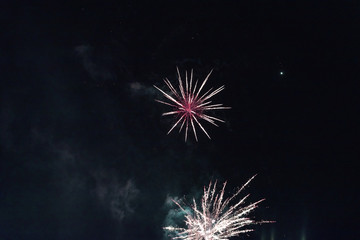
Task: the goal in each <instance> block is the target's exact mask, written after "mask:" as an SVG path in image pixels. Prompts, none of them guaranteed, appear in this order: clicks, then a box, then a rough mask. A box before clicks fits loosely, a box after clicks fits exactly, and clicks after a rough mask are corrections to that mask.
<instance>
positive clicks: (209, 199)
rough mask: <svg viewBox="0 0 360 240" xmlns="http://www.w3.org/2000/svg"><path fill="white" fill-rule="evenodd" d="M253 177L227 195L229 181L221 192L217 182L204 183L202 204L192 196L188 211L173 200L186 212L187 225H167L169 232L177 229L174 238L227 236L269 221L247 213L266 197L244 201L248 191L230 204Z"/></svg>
mask: <svg viewBox="0 0 360 240" xmlns="http://www.w3.org/2000/svg"><path fill="white" fill-rule="evenodd" d="M254 177H255V176H253V177H252V178H250V179H249V180H248V181H247V182H246V183H245V184H244V185H243V186H242V187H241V188H240V189H239V190H237V191H236V193H235V194H234V195H232V196H231V197H229V198H224V191H225V186H226V182H225V183H224V184H223V187H222V189H221V190H220V191H219V192H218V193H217V192H216V182H215V183H214V184H213V185H212V183H211V182H210V184H209V186H208V188H206V187H204V194H203V196H202V199H201V206H199V207H198V205H197V204H196V201H195V199H193V204H192V206H191V209H192V211H191V212H189V211H185V209H184V207H183V206H182V205H181V204H180V203H179V202H178V201H175V200H173V202H174V203H175V204H176V205H177V206H178V207H179V208H180V209H181V211H182V212H183V213H184V215H185V224H186V228H182V227H175V226H167V227H164V229H165V230H167V231H169V232H170V233H171V232H173V233H175V235H176V236H175V237H173V238H172V239H184V240H215V239H216V240H226V239H229V238H230V237H234V236H238V235H240V234H243V233H247V232H251V231H253V229H252V228H249V226H250V225H253V224H260V223H268V222H269V221H255V220H253V219H251V218H249V217H248V215H249V213H250V212H251V211H252V210H254V209H255V208H257V205H258V204H259V203H260V202H262V201H264V200H265V199H261V200H259V201H257V202H254V203H251V204H249V205H245V200H246V199H247V198H248V196H249V194H248V195H246V196H245V197H243V198H242V199H240V201H238V202H236V203H235V204H234V205H230V203H231V202H232V200H234V198H235V197H236V196H238V195H239V193H240V192H241V191H242V190H243V189H244V188H245V187H246V186H247V185H248V184H249V183H250V181H251V180H252V179H253V178H254Z"/></svg>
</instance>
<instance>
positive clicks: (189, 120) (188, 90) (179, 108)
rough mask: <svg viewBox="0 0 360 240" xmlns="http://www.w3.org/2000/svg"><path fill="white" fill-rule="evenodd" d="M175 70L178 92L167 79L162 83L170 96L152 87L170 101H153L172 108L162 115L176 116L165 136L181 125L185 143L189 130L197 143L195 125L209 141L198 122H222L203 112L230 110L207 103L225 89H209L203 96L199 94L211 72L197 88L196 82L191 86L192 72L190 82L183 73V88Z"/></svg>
mask: <svg viewBox="0 0 360 240" xmlns="http://www.w3.org/2000/svg"><path fill="white" fill-rule="evenodd" d="M176 69H177V74H178V80H179V92H178V91H177V90H176V89H175V88H174V87H173V85H172V84H171V82H170V81H169V80H168V79H167V78H165V79H164V82H165V84H166V85H167V86H168V88H169V89H170V91H171V94H168V93H166V92H164V91H163V90H161V89H160V88H158V87H157V86H155V85H154V87H155V88H156V89H157V90H159V91H160V92H161V93H162V94H163V95H164V96H165V97H166V98H167V99H168V100H170V102H164V101H160V100H155V101H157V102H159V103H162V104H165V105H168V106H171V107H173V110H172V111H170V112H165V113H163V114H162V115H163V116H166V115H177V116H178V120H177V121H176V123H175V124H174V125H173V126H172V127H171V129H170V130H169V132H168V133H167V134H169V133H170V132H171V131H172V130H173V129H174V128H175V127H176V126H177V125H179V124H181V126H180V130H179V132H181V130H182V129H183V127H184V126H185V142H186V140H187V136H188V131H189V128H191V129H192V131H193V133H194V136H195V139H196V141H198V138H197V133H196V128H195V125H197V126H198V127H200V129H201V130H202V131H203V132H204V133H205V134H206V136H207V137H208V138H209V139H210V136H209V134H208V133H207V132H206V130H205V128H204V127H203V126H202V125H201V123H200V122H199V120H200V119H202V120H205V121H207V122H209V123H211V124H212V125H215V126H218V125H217V124H216V121H218V122H224V120H221V119H219V118H216V117H213V116H209V115H207V114H205V112H206V111H210V110H220V109H230V107H224V106H223V104H221V103H219V104H211V101H209V99H210V98H212V97H213V96H215V95H216V94H218V93H219V92H221V91H222V90H224V89H225V87H224V86H221V87H219V88H217V89H215V90H213V88H210V89H209V90H208V91H207V92H205V93H204V94H200V93H201V90H202V89H203V88H204V86H205V84H206V82H207V80H208V79H209V77H210V74H211V72H212V70H211V71H210V73H209V74H208V75H207V76H206V78H205V79H204V81H203V82H202V84H201V85H200V87H198V81H196V82H195V84H194V85H193V70H191V72H190V80H189V79H188V74H187V72H186V71H185V87H184V84H183V81H182V79H181V75H180V72H179V69H178V68H176Z"/></svg>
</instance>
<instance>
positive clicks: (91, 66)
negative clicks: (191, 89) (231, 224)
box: [0, 0, 360, 240]
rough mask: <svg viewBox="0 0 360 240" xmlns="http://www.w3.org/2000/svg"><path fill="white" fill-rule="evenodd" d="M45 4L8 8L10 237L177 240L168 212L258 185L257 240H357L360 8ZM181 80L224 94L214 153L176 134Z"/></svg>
mask: <svg viewBox="0 0 360 240" xmlns="http://www.w3.org/2000/svg"><path fill="white" fill-rule="evenodd" d="M31 2H32V3H29V2H16V1H15V2H14V1H13V2H12V3H4V2H3V3H1V8H0V16H1V23H2V24H1V25H2V27H1V30H0V31H1V36H2V37H1V40H0V42H1V53H0V61H1V62H0V64H1V65H0V71H1V100H0V104H1V116H0V117H1V125H0V126H1V165H0V187H1V188H0V239H87V240H88V239H127V240H130V239H167V238H166V236H165V233H164V232H163V230H162V227H163V226H165V225H167V224H169V221H170V220H171V213H173V211H172V210H171V209H174V208H175V206H173V205H171V204H169V201H168V200H169V199H170V198H176V197H179V198H181V197H183V196H186V199H187V201H188V202H190V200H191V198H192V197H199V196H200V194H201V192H202V187H203V186H204V185H207V184H208V183H209V181H210V180H215V179H218V180H219V181H220V182H223V181H226V180H227V181H228V187H227V193H228V194H231V193H232V190H231V189H234V188H236V187H237V186H241V185H242V184H243V183H245V182H246V180H247V179H249V178H250V177H251V176H253V175H254V174H257V177H256V178H255V179H254V180H253V182H252V183H251V184H250V186H249V187H248V188H246V192H247V193H251V196H250V202H254V201H256V200H258V199H260V198H263V197H264V198H266V201H265V202H264V203H262V204H261V205H260V206H259V208H258V209H257V210H256V211H254V212H253V213H252V216H254V218H255V219H258V220H262V219H264V220H274V221H276V223H271V224H263V225H260V226H255V232H253V233H249V234H248V235H244V236H243V238H244V239H262V240H265V239H266V240H267V239H270V240H273V239H300V240H306V239H327V240H329V239H346V240H349V239H358V238H357V237H356V236H357V231H356V230H357V229H356V227H358V226H357V225H358V224H357V223H358V216H359V206H358V204H359V187H358V184H357V181H356V180H357V177H356V175H357V174H358V167H357V161H358V158H359V156H358V151H357V148H358V144H355V139H357V136H358V131H359V128H358V123H359V119H358V116H357V114H359V83H358V81H359V71H360V70H359V69H360V68H359V65H360V47H359V43H360V2H359V1H338V2H336V1H314V0H313V1H140V0H139V1H72V2H65V1H46V2H45V1H31ZM176 66H178V67H179V68H180V71H181V73H182V74H183V73H184V71H185V70H190V69H194V73H195V76H196V78H199V79H200V80H202V79H203V78H204V77H205V76H206V74H207V73H208V72H209V71H210V70H211V69H214V71H213V73H212V75H211V77H210V79H209V81H208V83H207V88H210V87H212V86H213V87H219V86H221V85H223V84H224V85H225V87H226V89H225V90H224V91H223V92H221V93H220V94H218V95H217V96H216V97H214V101H215V102H221V103H224V104H225V105H226V106H231V107H232V109H231V110H224V111H217V112H214V113H212V114H213V115H214V116H217V117H219V118H222V119H224V120H225V121H226V123H225V124H220V126H219V128H216V127H213V126H211V125H207V124H206V123H204V126H205V127H206V129H207V130H208V132H209V134H210V136H211V137H212V140H209V139H207V137H206V136H205V135H204V134H203V133H201V132H200V130H199V142H195V140H194V139H193V137H192V135H191V134H190V139H189V140H188V141H187V142H186V143H185V142H184V133H181V134H177V132H176V131H174V132H172V133H170V134H169V135H166V132H167V131H168V129H169V128H170V127H171V124H173V123H174V121H175V120H174V119H172V118H171V117H161V113H162V112H166V111H168V110H169V109H168V108H167V107H166V106H165V105H162V104H159V103H156V102H155V101H154V99H155V98H157V99H163V97H162V96H161V94H160V93H159V92H157V91H156V89H154V88H153V86H152V85H153V84H155V85H156V86H159V87H161V88H163V89H165V85H164V84H163V82H162V79H163V78H165V77H168V78H169V79H170V81H172V82H173V83H175V81H176ZM281 73H283V74H281ZM244 194H245V193H244ZM174 219H175V217H174ZM233 239H242V238H241V237H234V238H233Z"/></svg>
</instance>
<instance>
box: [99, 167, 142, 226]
mask: <svg viewBox="0 0 360 240" xmlns="http://www.w3.org/2000/svg"><path fill="white" fill-rule="evenodd" d="M95 179H96V190H95V191H96V196H97V197H98V199H99V200H100V202H101V203H102V205H103V206H104V207H105V208H107V209H109V210H110V212H111V215H112V216H113V217H114V218H115V219H117V220H118V221H122V220H123V219H124V218H125V217H126V216H128V215H131V214H133V213H134V211H135V208H134V206H133V204H134V200H135V199H136V198H137V196H138V194H139V190H138V189H137V188H136V186H135V183H134V182H133V180H131V179H130V180H127V181H126V182H125V183H121V182H120V181H119V180H118V179H117V177H116V176H114V175H112V176H111V175H110V176H109V175H107V174H106V175H105V174H104V172H102V173H100V174H96V176H95Z"/></svg>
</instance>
